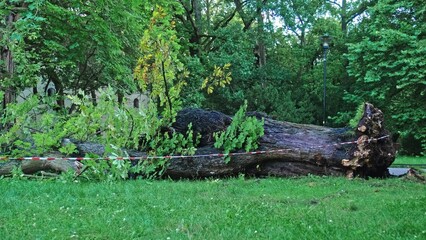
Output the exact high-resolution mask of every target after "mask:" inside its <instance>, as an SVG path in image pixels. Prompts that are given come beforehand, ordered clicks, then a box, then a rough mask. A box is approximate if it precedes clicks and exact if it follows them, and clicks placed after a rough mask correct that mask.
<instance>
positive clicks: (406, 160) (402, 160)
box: [393, 156, 426, 165]
mask: <svg viewBox="0 0 426 240" xmlns="http://www.w3.org/2000/svg"><path fill="white" fill-rule="evenodd" d="M393 164H408V165H409V164H425V165H426V156H417V157H411V156H398V157H397V158H396V159H395V162H393Z"/></svg>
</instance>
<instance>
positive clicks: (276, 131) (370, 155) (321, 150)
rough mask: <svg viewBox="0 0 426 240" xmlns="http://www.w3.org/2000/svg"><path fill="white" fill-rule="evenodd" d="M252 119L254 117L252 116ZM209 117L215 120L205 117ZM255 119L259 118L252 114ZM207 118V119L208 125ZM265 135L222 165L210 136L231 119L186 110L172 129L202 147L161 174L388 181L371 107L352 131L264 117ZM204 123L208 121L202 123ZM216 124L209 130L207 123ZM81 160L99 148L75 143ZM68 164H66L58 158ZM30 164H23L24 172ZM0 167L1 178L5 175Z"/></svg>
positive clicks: (386, 154)
mask: <svg viewBox="0 0 426 240" xmlns="http://www.w3.org/2000/svg"><path fill="white" fill-rule="evenodd" d="M255 115H256V114H255ZM209 116H214V117H213V118H209ZM256 116H258V115H256ZM206 119H209V120H208V121H207V120H206ZM264 121H265V124H264V132H265V134H264V136H263V137H261V139H260V140H259V149H257V150H256V152H252V153H244V152H242V151H240V152H237V153H234V154H232V156H231V160H230V162H229V163H225V161H224V157H223V156H221V154H220V153H221V150H218V149H215V148H213V147H212V140H213V138H212V134H213V132H215V131H220V130H223V129H225V128H226V126H227V125H229V123H230V122H231V118H230V117H229V116H226V115H225V114H222V113H219V112H215V111H204V110H200V109H197V110H185V111H182V112H181V114H180V115H178V117H177V121H176V123H175V124H174V125H172V126H173V128H174V130H176V131H178V132H182V133H186V131H187V129H186V126H187V125H188V123H189V122H192V125H193V129H194V131H195V132H198V133H200V134H201V135H202V138H201V139H202V144H201V146H199V147H198V149H197V151H196V154H195V156H192V157H178V156H175V157H173V158H171V159H170V160H169V162H168V164H167V167H166V169H165V171H164V176H167V177H171V178H174V179H178V178H205V177H224V176H234V175H238V174H246V175H251V176H278V177H292V176H301V175H308V174H313V175H346V176H347V177H350V178H352V177H356V176H360V177H370V176H371V177H387V176H389V172H388V170H387V168H388V167H389V166H390V165H391V164H392V162H393V161H394V159H395V152H396V150H395V146H394V143H393V141H392V139H391V137H390V133H389V132H388V131H387V130H386V129H385V128H384V125H383V122H384V116H383V113H382V112H381V111H380V110H379V109H377V108H375V107H374V106H373V105H371V104H368V103H367V104H365V106H364V114H363V116H362V118H361V119H360V121H359V123H358V126H357V129H356V130H355V132H353V130H350V129H348V128H329V127H324V126H315V125H306V124H295V123H289V122H280V121H276V120H273V119H270V118H264ZM207 122H208V123H207ZM215 124H216V125H217V126H216V127H211V125H215ZM75 144H76V145H77V148H78V150H79V154H80V156H84V155H85V154H86V153H95V154H97V155H99V156H102V155H104V149H105V148H104V147H103V146H102V145H100V144H94V143H75ZM128 153H129V154H130V156H134V157H143V156H146V153H144V152H137V151H128ZM63 161H67V160H63ZM26 164H27V165H32V164H33V163H31V162H22V165H23V169H27V170H28V169H30V170H31V171H27V173H28V172H34V171H36V170H37V169H36V168H34V166H33V165H32V167H29V166H28V167H27V166H25V165H26ZM63 166H68V167H65V168H64V169H60V168H58V167H57V164H55V165H53V166H52V164H50V165H48V164H47V165H46V164H39V166H38V167H39V168H43V169H39V170H46V168H49V167H55V169H54V170H56V171H61V170H65V169H66V170H68V169H70V168H71V169H72V168H76V167H75V165H72V164H71V165H70V163H69V162H65V163H64V165H63ZM2 168H3V167H2V166H1V165H0V175H4V174H5V173H6V172H7V171H5V169H2Z"/></svg>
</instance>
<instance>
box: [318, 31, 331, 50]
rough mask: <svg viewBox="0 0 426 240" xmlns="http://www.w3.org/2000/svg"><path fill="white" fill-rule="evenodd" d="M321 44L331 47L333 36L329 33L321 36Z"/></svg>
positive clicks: (326, 47)
mask: <svg viewBox="0 0 426 240" xmlns="http://www.w3.org/2000/svg"><path fill="white" fill-rule="evenodd" d="M320 39H321V46H322V48H324V49H328V48H329V47H330V42H331V37H330V35H328V34H327V33H326V34H324V35H322V36H321V38H320Z"/></svg>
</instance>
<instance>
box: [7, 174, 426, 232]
mask: <svg viewBox="0 0 426 240" xmlns="http://www.w3.org/2000/svg"><path fill="white" fill-rule="evenodd" d="M0 200H1V203H2V206H1V208H0V236H1V238H2V239H416V238H417V239H426V205H425V203H426V185H425V184H424V183H418V182H412V181H408V180H403V179H387V180H380V179H370V180H361V179H355V180H347V179H344V178H335V177H324V178H321V177H304V178H298V179H275V178H267V179H249V180H244V179H243V178H237V179H227V180H205V181H177V182H172V181H148V180H136V181H126V182H114V183H106V182H105V183H89V182H85V183H62V182H59V181H28V180H27V181H25V180H16V179H0Z"/></svg>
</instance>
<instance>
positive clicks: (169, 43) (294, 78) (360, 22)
mask: <svg viewBox="0 0 426 240" xmlns="http://www.w3.org/2000/svg"><path fill="white" fill-rule="evenodd" d="M425 11H426V7H425V4H424V3H423V2H422V1H420V0H402V1H396V0H352V1H347V0H341V1H330V0H325V1H323V0H321V1H320V0H312V1H301V0H233V1H231V0H226V1H223V0H178V1H176V0H155V1H141V0H125V1H121V2H120V4H117V2H116V1H113V0H89V1H82V0H65V1H57V0H25V1H23V0H3V1H1V2H0V13H1V15H2V19H1V21H0V47H1V59H0V81H1V82H0V90H1V92H2V94H1V95H2V96H3V102H4V104H3V107H2V108H3V109H4V108H5V107H6V104H7V103H9V102H13V99H14V97H13V96H14V95H16V94H19V92H20V91H22V90H23V89H24V88H31V87H34V86H35V85H36V84H37V83H38V82H41V83H42V84H44V85H45V86H47V85H49V84H54V86H55V89H56V92H57V95H58V101H57V104H58V106H59V107H61V108H63V107H64V106H63V99H64V98H65V95H66V94H67V92H68V93H77V92H78V91H81V90H82V91H84V92H85V93H87V94H89V95H90V94H92V95H93V96H94V92H95V91H96V90H97V89H99V88H100V87H106V86H111V87H112V88H113V89H115V91H116V92H117V94H118V95H119V96H123V94H125V93H130V92H135V91H137V90H138V91H148V92H149V94H154V95H155V96H156V97H155V98H154V99H156V100H155V101H156V103H155V104H157V105H158V106H159V107H160V108H163V110H164V111H163V113H162V114H163V115H164V114H169V116H170V119H171V120H172V119H173V115H174V113H175V111H176V110H177V109H178V108H181V107H189V106H197V107H203V108H211V109H215V110H219V111H222V112H224V113H227V114H232V113H235V112H236V111H237V110H238V109H239V107H240V106H241V105H243V104H244V102H245V100H247V105H248V110H256V111H260V112H265V113H267V114H269V115H271V116H274V117H275V118H277V119H279V120H286V121H292V122H298V123H312V124H322V122H323V121H322V120H323V117H324V116H323V110H322V107H323V64H324V59H323V56H324V52H323V49H322V47H321V40H320V38H321V36H323V35H324V34H328V35H330V36H331V37H332V42H331V45H330V48H329V49H328V51H327V54H326V57H327V61H326V64H327V74H326V76H327V79H326V89H327V95H326V98H327V99H326V100H327V101H326V102H327V105H326V113H327V124H328V125H330V126H336V127H337V126H345V125H347V124H348V122H349V121H350V120H351V119H352V118H354V116H355V112H356V109H357V107H358V106H359V105H360V104H362V103H363V102H366V101H368V102H372V103H373V104H374V105H376V106H378V107H379V108H381V109H383V110H384V112H385V114H386V115H387V116H388V117H387V119H388V120H387V123H386V124H388V125H389V127H390V129H391V130H392V131H394V132H395V133H396V132H399V133H400V134H401V136H402V139H403V140H404V139H412V140H413V141H409V144H405V145H403V149H405V151H406V153H413V154H414V153H415V154H420V152H421V148H420V147H417V148H414V149H411V150H410V146H413V145H416V144H415V143H418V144H423V150H425V149H426V86H425V85H426V80H425V79H426V67H425V64H426V59H425V58H426V57H425V56H426V40H425V36H426V23H425V22H426V19H425ZM38 94H41V93H38ZM172 108H175V109H174V110H173V111H172V110H171V109H172ZM167 109H169V110H170V111H168V113H167V111H165V110H167Z"/></svg>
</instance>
